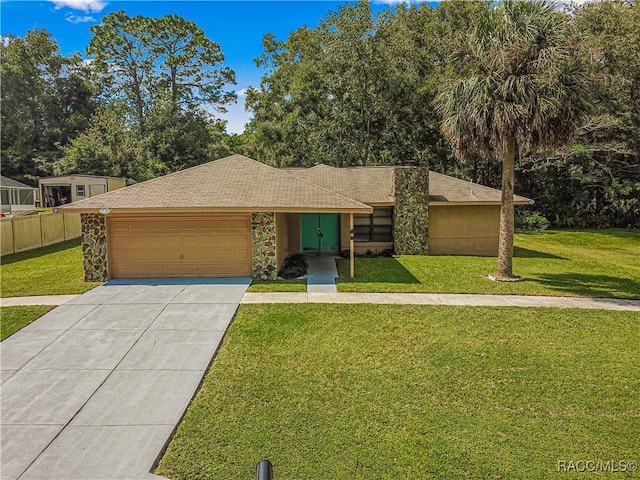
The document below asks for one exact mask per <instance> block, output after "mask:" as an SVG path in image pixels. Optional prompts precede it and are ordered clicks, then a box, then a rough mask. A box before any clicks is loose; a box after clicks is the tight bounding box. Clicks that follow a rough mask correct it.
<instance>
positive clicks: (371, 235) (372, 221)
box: [353, 208, 393, 242]
mask: <svg viewBox="0 0 640 480" xmlns="http://www.w3.org/2000/svg"><path fill="white" fill-rule="evenodd" d="M353 229H354V233H355V235H354V239H355V241H356V242H393V209H392V208H374V209H373V214H372V215H354V216H353Z"/></svg>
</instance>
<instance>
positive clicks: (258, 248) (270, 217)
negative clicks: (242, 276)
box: [251, 213, 278, 280]
mask: <svg viewBox="0 0 640 480" xmlns="http://www.w3.org/2000/svg"><path fill="white" fill-rule="evenodd" d="M251 245H252V246H251V248H252V259H251V265H252V269H253V276H254V277H255V278H260V279H261V280H275V279H276V278H277V277H278V265H277V254H276V251H277V248H276V215H275V214H274V213H252V214H251Z"/></svg>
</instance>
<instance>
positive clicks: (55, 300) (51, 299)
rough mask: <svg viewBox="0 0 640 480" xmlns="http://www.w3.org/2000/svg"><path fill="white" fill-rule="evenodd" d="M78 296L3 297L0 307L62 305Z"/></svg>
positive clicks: (0, 299)
mask: <svg viewBox="0 0 640 480" xmlns="http://www.w3.org/2000/svg"><path fill="white" fill-rule="evenodd" d="M79 296H80V295H39V296H36V295H34V296H32V297H5V298H0V306H2V307H17V306H21V305H25V306H27V305H62V304H63V303H67V302H69V301H71V300H73V299H74V298H76V297H79Z"/></svg>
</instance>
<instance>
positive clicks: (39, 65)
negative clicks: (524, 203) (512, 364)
mask: <svg viewBox="0 0 640 480" xmlns="http://www.w3.org/2000/svg"><path fill="white" fill-rule="evenodd" d="M500 4H501V2H497V3H496V2H489V1H480V2H478V1H467V0H460V1H457V0H456V1H454V0H444V1H442V2H439V3H438V4H437V6H435V7H433V6H431V5H429V4H426V3H416V4H410V5H405V4H398V5H396V6H392V7H388V8H385V9H382V8H380V7H379V6H377V7H375V8H374V7H373V6H372V5H371V4H370V3H368V2H358V3H347V4H345V5H343V6H342V7H340V8H338V9H336V10H334V11H331V12H328V13H327V15H326V16H325V17H324V18H323V19H322V20H321V21H320V22H319V24H318V25H317V26H315V27H301V28H299V29H297V30H295V31H293V32H291V34H290V35H289V36H288V37H287V38H284V39H280V38H276V37H275V36H274V35H272V34H266V35H265V36H264V39H263V53H262V55H261V56H260V57H259V58H258V59H256V63H257V65H258V67H259V68H261V69H262V71H263V76H262V78H261V80H260V82H259V84H258V85H254V86H253V87H250V88H248V94H247V98H246V103H245V107H246V108H247V109H248V110H249V111H250V112H251V114H252V119H251V121H250V122H249V123H248V125H247V126H246V129H245V132H244V133H243V134H235V135H229V134H228V133H227V132H226V130H225V124H224V122H223V121H221V120H219V119H217V118H216V117H218V116H219V113H220V112H222V111H224V109H225V107H226V106H227V105H229V103H230V102H234V101H235V100H236V99H235V94H234V93H233V91H232V89H231V88H230V86H231V85H233V84H234V82H235V75H234V72H233V71H231V70H230V69H229V68H228V67H227V66H226V64H225V57H224V54H223V52H222V51H221V49H220V46H219V45H218V44H217V43H216V42H215V41H214V39H209V38H207V36H206V35H205V34H204V32H203V31H202V30H201V29H200V28H199V27H198V25H197V24H195V23H193V22H190V21H188V20H186V19H182V18H180V17H177V16H173V15H169V16H166V17H163V18H146V17H141V16H133V17H129V16H127V14H126V13H125V12H115V13H111V14H109V15H106V16H105V17H103V19H102V21H101V23H100V24H98V25H95V26H94V27H92V32H93V38H92V39H91V41H90V43H89V45H88V48H87V58H83V57H82V56H81V55H80V54H75V55H70V56H64V55H62V54H61V53H60V50H59V48H58V45H57V43H56V40H55V39H54V38H53V37H52V36H51V35H50V34H49V33H48V32H46V31H45V30H43V29H35V30H32V31H29V32H27V34H26V35H24V36H23V37H17V36H12V35H9V36H8V37H7V38H6V40H5V41H4V42H2V44H0V54H1V55H2V62H1V64H0V68H1V69H2V71H1V75H2V82H3V88H2V91H1V94H0V95H1V111H2V131H1V150H2V151H1V154H2V169H3V174H5V175H9V176H11V177H13V178H16V179H18V180H21V181H24V182H26V183H32V184H33V182H34V179H35V177H37V176H39V175H49V174H51V173H93V174H109V175H119V176H125V177H127V178H128V179H130V180H131V181H140V180H145V179H148V178H152V177H154V176H157V175H162V174H165V173H168V172H172V171H176V170H180V169H183V168H185V167H189V166H192V165H196V164H198V163H202V162H206V161H209V160H212V159H215V158H218V157H220V156H223V155H226V154H228V153H230V152H232V151H233V152H237V153H243V154H245V155H249V156H251V157H254V158H256V159H258V160H261V161H264V162H267V163H270V164H272V165H278V166H280V165H281V166H311V165H314V164H316V163H320V162H322V163H327V164H330V165H336V166H349V165H393V164H398V165H402V164H406V163H407V162H411V163H415V164H417V165H424V166H429V168H430V169H432V170H435V171H438V172H441V173H445V174H449V175H454V176H457V177H460V178H464V179H467V180H471V181H475V182H479V183H482V184H485V185H489V186H492V187H496V188H499V187H500V186H501V184H502V180H501V161H500V160H499V159H496V158H495V157H496V156H497V155H495V150H496V149H498V147H499V145H498V144H499V143H501V142H502V140H500V135H490V136H489V135H485V134H488V133H489V131H487V132H483V131H481V129H478V128H476V129H471V131H470V134H471V136H470V137H469V138H466V137H465V138H462V137H461V139H460V141H458V142H457V143H456V140H455V138H453V137H451V135H449V137H451V138H452V139H453V140H454V141H453V144H452V143H451V142H450V141H449V139H448V138H447V136H446V135H445V134H444V133H443V130H442V129H441V126H442V121H443V111H442V110H438V108H436V106H437V102H436V101H435V98H436V96H437V95H438V92H439V91H440V90H441V87H442V86H443V85H448V84H450V83H451V82H455V81H456V80H457V79H460V78H461V76H463V73H465V72H466V73H469V72H468V67H469V64H470V63H474V62H475V64H477V65H479V66H480V67H481V68H486V69H494V67H496V65H493V64H490V62H492V61H499V62H502V63H503V64H504V65H502V66H503V67H508V65H506V63H508V62H515V63H513V65H511V66H512V67H514V68H520V67H522V69H523V71H525V72H526V69H527V68H529V67H531V66H532V63H531V62H533V60H532V59H533V58H536V55H537V54H538V53H539V52H536V51H533V50H532V51H528V52H526V51H524V50H523V48H522V45H517V44H515V45H513V48H512V49H507V50H505V51H504V52H502V53H503V54H504V55H505V56H504V58H502V57H496V56H495V55H494V56H492V55H491V54H490V53H491V52H498V51H499V49H498V48H497V46H496V45H493V46H492V45H491V42H494V41H495V39H494V40H489V37H486V38H485V39H483V38H481V37H479V36H476V37H473V35H474V33H473V32H474V31H475V30H478V29H479V28H481V27H482V26H483V22H486V21H488V20H487V19H489V18H490V16H491V12H492V11H495V9H496V8H498V7H499V6H500ZM533 4H534V2H524V3H522V6H523V8H531V6H532V5H533ZM639 12H640V8H639V7H638V4H637V2H636V1H634V0H599V1H592V2H586V3H582V4H577V5H573V6H571V7H569V8H564V9H560V8H556V9H555V10H554V11H553V15H551V16H550V17H549V18H550V20H549V22H551V23H553V25H554V26H557V27H562V28H561V30H562V31H563V32H564V33H563V35H565V34H566V35H567V36H568V37H569V38H570V39H571V40H570V41H571V42H572V43H571V45H570V47H571V53H570V56H571V58H570V60H571V62H569V63H570V66H571V68H574V69H577V68H580V69H583V70H584V75H585V76H586V93H587V95H586V96H587V97H588V99H589V100H590V102H591V104H592V109H591V112H590V115H589V117H588V118H586V120H585V121H584V122H579V120H580V118H581V117H580V115H578V114H577V110H567V111H566V112H564V116H563V115H556V114H554V115H553V117H554V119H551V117H550V116H549V115H548V111H550V110H557V109H558V108H559V107H563V106H568V105H570V104H572V102H571V101H569V97H570V96H571V93H570V92H569V91H568V90H567V91H566V92H565V94H566V95H568V96H569V97H565V98H564V100H563V99H562V98H561V97H557V98H556V97H552V101H549V100H547V101H546V102H547V103H544V104H542V103H539V104H538V105H537V109H536V110H534V111H538V112H542V113H544V115H538V116H537V120H536V119H534V118H533V117H531V112H530V111H528V110H527V109H524V110H522V111H520V112H519V113H518V115H515V116H514V115H512V113H517V112H508V111H507V109H508V108H516V107H515V106H514V105H515V104H517V102H516V103H515V104H511V103H509V102H504V101H503V102H502V103H503V107H504V109H503V110H500V109H499V108H497V103H496V102H497V101H498V100H499V99H500V98H502V99H503V100H505V98H506V97H505V96H504V95H503V96H502V97H500V95H498V96H497V97H493V95H494V93H495V90H494V89H493V86H492V84H491V82H489V83H482V82H479V83H478V84H477V85H476V88H477V89H478V92H480V90H481V89H482V88H484V95H485V96H484V99H483V100H482V101H481V102H478V103H477V104H475V105H474V106H473V108H475V111H468V112H467V114H468V115H467V116H466V117H465V119H466V120H465V121H471V120H472V119H474V118H475V119H477V118H481V117H482V115H481V114H482V113H483V112H482V108H485V109H488V107H489V106H491V108H492V111H493V113H494V114H495V115H494V117H493V118H492V119H491V120H490V122H489V123H487V124H486V125H490V127H491V131H492V132H493V133H494V134H495V133H497V132H498V131H501V130H502V131H505V132H506V131H508V130H509V129H510V128H511V129H512V131H513V132H514V133H516V134H517V135H516V138H518V139H519V140H518V146H517V148H516V149H515V153H516V156H515V184H514V188H515V189H516V191H517V192H518V193H520V194H523V195H526V196H528V197H530V198H533V199H534V200H535V201H536V204H535V205H534V206H533V207H530V208H531V209H534V210H536V211H539V212H541V213H542V214H544V215H546V216H547V218H548V219H549V220H550V222H551V224H552V225H554V226H560V227H562V226H567V227H632V228H633V227H635V228H637V227H638V226H639V223H640V220H639V219H640V160H639V158H640V95H639V94H638V92H640V84H639V82H640V80H639V79H640V57H638V51H640V13H639ZM554 28H555V27H554ZM505 34H506V33H505ZM464 38H467V39H469V38H475V40H473V41H469V40H467V44H466V47H465V46H464ZM551 40H553V39H551ZM543 50H544V49H543ZM541 51H542V50H541ZM487 52H488V53H487ZM514 55H515V56H514ZM527 55H529V57H527ZM518 62H520V64H518ZM544 62H545V59H538V60H537V61H535V62H533V63H535V67H536V68H535V70H536V71H539V72H543V71H545V65H544ZM547 67H548V65H547ZM496 69H497V67H496ZM496 69H494V70H495V71H497V70H496ZM545 72H546V73H544V74H541V75H540V78H541V79H542V78H543V77H544V75H547V76H548V78H549V85H551V84H552V83H553V81H555V79H556V77H557V75H555V73H554V72H553V71H552V70H550V69H549V68H547V70H546V71H545ZM563 74H564V75H569V76H571V72H570V71H564V73H563ZM497 78H498V77H497V74H496V76H494V80H497ZM514 78H518V79H519V80H518V81H517V82H514V83H512V84H510V85H509V86H508V91H509V92H510V94H511V95H515V96H520V97H521V98H523V99H524V98H529V99H530V100H535V99H534V97H536V96H537V95H538V93H534V91H533V90H532V91H525V90H523V89H522V88H521V87H523V86H524V85H529V84H530V82H528V81H525V80H526V75H522V76H520V75H515V76H514ZM552 80H553V81H552ZM494 86H495V85H494ZM460 88H461V87H460ZM478 92H476V93H478ZM536 92H537V90H536ZM461 93H463V92H461ZM544 97H545V95H542V97H541V98H544ZM525 103H527V102H525ZM527 104H529V105H530V104H535V101H534V102H533V103H531V102H528V103H527ZM473 108H472V109H471V110H473ZM487 112H488V110H487ZM574 113H575V114H576V117H575V118H572V117H571V116H572V115H573V114H574ZM525 114H526V115H525ZM527 115H528V117H527ZM508 118H510V119H512V120H513V121H515V119H517V118H520V119H522V120H526V121H525V122H524V123H523V122H520V121H515V123H509V122H511V121H512V120H509V121H506V119H508ZM460 120H461V121H462V120H463V119H460ZM448 121H449V122H450V121H452V118H449V119H448ZM501 122H502V126H501ZM545 122H551V123H548V124H547V125H546V126H548V127H553V128H548V129H547V128H542V127H545V125H544V124H545ZM578 123H580V124H579V125H578ZM535 125H538V126H539V127H540V128H538V127H535ZM458 126H461V124H460V125H458ZM467 126H470V125H467ZM476 126H477V127H479V126H481V125H476ZM533 127H535V130H536V131H537V133H536V134H535V135H531V134H530V133H531V132H530V129H531V128H533ZM574 127H578V128H577V130H576V129H575V128H574ZM574 130H575V137H574V139H573V140H572V141H569V142H568V143H565V140H567V138H568V137H571V135H567V133H571V132H573V131H574ZM445 131H446V129H445ZM525 137H526V138H525ZM481 138H484V141H479V140H480V139H481ZM471 140H473V141H471ZM503 140H504V139H503ZM492 142H493V144H492ZM496 142H497V143H496ZM485 147H491V148H485ZM463 157H464V160H462V159H463Z"/></svg>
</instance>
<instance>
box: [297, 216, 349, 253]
mask: <svg viewBox="0 0 640 480" xmlns="http://www.w3.org/2000/svg"><path fill="white" fill-rule="evenodd" d="M300 245H301V246H302V253H338V252H340V214H339V213H302V214H300Z"/></svg>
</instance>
